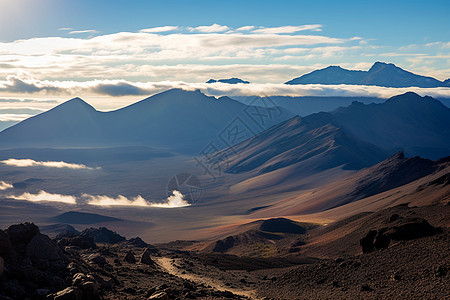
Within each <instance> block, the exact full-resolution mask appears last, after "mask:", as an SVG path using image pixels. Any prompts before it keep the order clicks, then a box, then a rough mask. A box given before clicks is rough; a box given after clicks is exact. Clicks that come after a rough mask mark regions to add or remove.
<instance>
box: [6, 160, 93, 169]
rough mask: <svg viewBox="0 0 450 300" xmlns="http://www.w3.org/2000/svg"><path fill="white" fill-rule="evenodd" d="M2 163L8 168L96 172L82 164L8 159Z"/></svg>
mask: <svg viewBox="0 0 450 300" xmlns="http://www.w3.org/2000/svg"><path fill="white" fill-rule="evenodd" d="M0 163H2V164H5V165H8V166H14V167H47V168H68V169H74V170H80V169H85V170H94V168H90V167H87V166H85V165H82V164H72V163H66V162H63V161H35V160H32V159H13V158H10V159H7V160H2V161H0Z"/></svg>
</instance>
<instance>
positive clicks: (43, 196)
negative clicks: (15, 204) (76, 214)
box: [8, 191, 77, 204]
mask: <svg viewBox="0 0 450 300" xmlns="http://www.w3.org/2000/svg"><path fill="white" fill-rule="evenodd" d="M8 198H13V199H16V200H26V201H31V202H43V201H45V202H60V203H66V204H77V199H76V197H74V196H68V195H60V194H51V193H47V192H45V191H39V192H38V193H37V194H31V193H23V194H21V195H18V196H15V195H10V196H8Z"/></svg>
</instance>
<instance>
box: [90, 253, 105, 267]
mask: <svg viewBox="0 0 450 300" xmlns="http://www.w3.org/2000/svg"><path fill="white" fill-rule="evenodd" d="M88 260H89V261H90V262H92V263H94V264H96V265H99V266H103V265H106V264H107V262H106V259H105V258H104V257H103V256H101V255H100V254H98V253H94V254H91V255H90V256H89V258H88Z"/></svg>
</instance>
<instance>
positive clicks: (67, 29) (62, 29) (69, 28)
mask: <svg viewBox="0 0 450 300" xmlns="http://www.w3.org/2000/svg"><path fill="white" fill-rule="evenodd" d="M58 30H61V31H69V30H73V28H71V27H61V28H58Z"/></svg>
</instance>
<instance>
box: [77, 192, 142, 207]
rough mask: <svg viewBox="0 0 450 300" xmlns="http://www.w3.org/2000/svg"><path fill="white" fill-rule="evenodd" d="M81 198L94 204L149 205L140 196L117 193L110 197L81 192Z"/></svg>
mask: <svg viewBox="0 0 450 300" xmlns="http://www.w3.org/2000/svg"><path fill="white" fill-rule="evenodd" d="M82 198H85V199H87V204H90V205H96V206H146V207H148V206H150V205H149V203H148V202H147V201H146V200H145V199H144V198H142V197H141V196H137V197H135V198H132V199H128V198H126V197H124V196H122V195H119V196H117V197H116V198H112V197H108V196H93V195H88V194H83V195H82Z"/></svg>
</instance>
